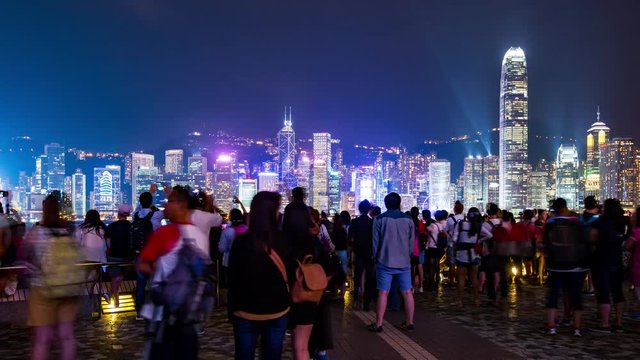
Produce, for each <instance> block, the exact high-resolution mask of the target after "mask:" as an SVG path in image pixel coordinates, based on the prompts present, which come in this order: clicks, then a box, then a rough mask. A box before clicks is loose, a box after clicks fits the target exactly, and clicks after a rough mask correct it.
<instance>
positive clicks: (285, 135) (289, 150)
mask: <svg viewBox="0 0 640 360" xmlns="http://www.w3.org/2000/svg"><path fill="white" fill-rule="evenodd" d="M295 167H296V133H295V131H293V127H292V121H291V107H289V116H288V117H287V111H286V108H285V112H284V127H283V128H282V129H280V131H279V132H278V179H279V180H280V186H281V187H282V188H283V189H293V188H294V187H295V186H296V183H297V181H296V176H295Z"/></svg>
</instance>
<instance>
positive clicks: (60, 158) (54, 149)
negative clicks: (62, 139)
mask: <svg viewBox="0 0 640 360" xmlns="http://www.w3.org/2000/svg"><path fill="white" fill-rule="evenodd" d="M44 154H45V156H46V161H47V166H46V170H47V172H46V174H47V184H46V185H47V186H46V188H47V192H49V193H50V192H52V191H54V190H59V191H60V192H63V191H64V176H65V175H64V174H65V149H64V146H62V145H60V144H57V143H51V144H47V145H45V146H44Z"/></svg>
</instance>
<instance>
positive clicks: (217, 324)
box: [0, 286, 640, 360]
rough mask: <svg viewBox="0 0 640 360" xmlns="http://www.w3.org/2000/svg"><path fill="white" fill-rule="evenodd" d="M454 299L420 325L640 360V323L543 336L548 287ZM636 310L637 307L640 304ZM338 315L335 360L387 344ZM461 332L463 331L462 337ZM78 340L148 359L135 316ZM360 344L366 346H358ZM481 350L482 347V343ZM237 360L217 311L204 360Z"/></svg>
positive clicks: (1, 341)
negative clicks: (479, 301)
mask: <svg viewBox="0 0 640 360" xmlns="http://www.w3.org/2000/svg"><path fill="white" fill-rule="evenodd" d="M453 295H454V291H453V290H452V289H441V290H440V292H439V293H438V294H416V299H417V303H418V310H417V311H418V314H419V315H420V314H422V315H423V316H418V317H417V318H418V319H420V318H422V319H428V318H429V317H430V318H432V319H433V318H434V317H436V318H438V319H439V320H440V319H441V320H442V321H441V324H440V325H439V326H441V328H442V326H443V325H442V324H444V326H445V327H446V329H444V330H443V331H445V330H446V333H447V334H456V329H460V327H464V328H466V329H468V330H470V331H471V332H473V333H475V334H477V335H479V337H481V338H484V339H486V341H491V342H493V343H495V344H497V345H500V346H502V347H504V348H505V349H507V350H509V351H510V352H512V353H514V354H517V355H520V356H522V357H523V358H527V359H635V358H640V323H633V322H631V321H628V322H627V325H628V326H626V332H625V333H624V334H611V335H600V334H595V333H588V332H587V333H585V336H584V337H583V338H574V337H573V336H571V334H570V333H569V330H568V329H560V333H559V334H558V335H557V336H555V337H548V336H546V335H543V334H541V333H538V332H537V329H538V328H539V327H540V326H541V325H542V324H543V323H544V318H545V315H544V309H543V304H544V301H543V300H544V299H543V298H544V289H543V288H541V287H536V286H524V287H522V288H521V289H520V290H516V288H515V287H512V288H511V293H510V298H509V303H508V306H506V307H505V308H503V309H498V308H491V307H480V308H476V307H473V306H468V307H462V308H459V307H456V306H453V305H452V303H453V302H454V301H453ZM516 298H517V300H516ZM629 298H631V293H629ZM630 305H632V306H637V304H636V303H635V302H633V303H631V304H630ZM0 306H4V305H0ZM585 309H586V310H587V311H586V313H585V320H586V325H587V326H595V325H596V314H595V299H594V298H593V297H587V298H586V305H585ZM636 309H637V308H636ZM0 310H2V309H0ZM333 310H334V312H335V316H336V317H337V319H336V321H334V333H335V336H336V341H335V343H336V344H337V346H339V347H340V348H339V349H336V351H334V352H333V354H332V355H333V356H332V358H333V359H341V358H352V357H350V356H345V355H344V354H345V351H346V350H344V349H346V348H353V349H358V347H361V346H365V347H366V346H371V344H368V343H367V342H368V341H380V340H379V339H377V338H376V337H374V336H369V335H367V334H366V332H364V333H363V330H362V327H363V326H364V324H363V323H361V321H359V320H356V319H355V317H354V316H352V314H350V310H347V313H346V314H344V316H343V315H342V314H341V313H340V312H341V309H340V308H339V307H338V306H335V307H334V308H333ZM1 313H2V311H0V314H1ZM397 315H400V314H397ZM427 315H428V316H427ZM390 317H393V315H390ZM2 320H3V318H0V359H6V360H13V359H25V358H28V354H29V352H28V348H29V342H30V332H29V329H28V328H26V327H24V326H23V325H15V324H14V325H7V324H6V323H5V324H1V323H2V322H3V321H2ZM424 321H425V322H427V321H428V320H424ZM430 325H432V324H420V323H417V326H418V327H419V329H421V328H422V329H426V328H428V327H429V326H430ZM354 328H355V330H354ZM428 331H433V330H432V329H429V330H428ZM458 333H462V331H459V330H458ZM427 334H428V333H427ZM371 335H372V334H371ZM421 336H422V335H421V331H418V332H417V334H415V335H413V336H412V338H414V339H415V340H416V341H417V342H418V343H420V344H421V345H423V346H424V347H425V348H426V349H427V350H430V347H433V349H431V350H435V352H434V351H432V352H433V353H436V354H438V357H439V358H441V359H447V358H456V357H454V356H451V355H452V354H453V352H452V351H450V352H448V351H447V349H446V348H447V347H450V348H453V347H459V346H461V344H462V345H464V344H465V339H464V338H459V337H456V336H455V335H453V336H451V338H450V339H449V340H446V341H444V343H443V342H442V341H441V340H438V341H437V342H430V340H432V338H431V337H432V336H433V332H431V335H427V337H426V338H425V339H421V338H420V337H421ZM77 337H78V357H79V358H80V359H138V358H140V356H141V354H142V346H143V324H142V322H138V321H135V319H134V317H133V315H132V314H126V315H106V316H104V317H103V318H102V319H100V320H81V321H79V322H78V326H77ZM288 341H289V339H288V338H287V344H286V345H287V353H286V354H285V356H284V358H285V359H290V358H291V355H290V352H289V350H288ZM354 341H358V342H362V344H352V342H354ZM345 344H346V345H345ZM473 344H474V345H473V346H478V341H474V342H473ZM480 344H482V342H481V341H480ZM480 346H482V345H480ZM492 346H493V344H492ZM436 347H439V348H436ZM431 350H430V351H431ZM330 354H331V353H330ZM232 357H233V337H232V334H231V326H230V325H229V323H228V322H227V320H226V313H225V311H224V310H217V311H215V312H214V314H213V316H212V318H211V319H210V321H208V322H207V324H206V326H205V334H204V335H203V337H202V338H201V358H202V359H230V358H232ZM383 358H384V357H383ZM389 358H392V357H389Z"/></svg>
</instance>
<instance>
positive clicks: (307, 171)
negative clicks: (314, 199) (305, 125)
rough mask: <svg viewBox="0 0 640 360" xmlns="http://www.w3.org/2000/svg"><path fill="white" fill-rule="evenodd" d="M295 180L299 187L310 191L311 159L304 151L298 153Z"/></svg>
mask: <svg viewBox="0 0 640 360" xmlns="http://www.w3.org/2000/svg"><path fill="white" fill-rule="evenodd" d="M296 180H297V182H298V185H297V186H299V187H301V188H303V189H305V191H307V193H308V192H309V191H310V185H311V184H310V181H311V158H310V157H309V155H308V154H307V152H306V151H304V150H303V151H300V154H299V156H298V166H297V167H296Z"/></svg>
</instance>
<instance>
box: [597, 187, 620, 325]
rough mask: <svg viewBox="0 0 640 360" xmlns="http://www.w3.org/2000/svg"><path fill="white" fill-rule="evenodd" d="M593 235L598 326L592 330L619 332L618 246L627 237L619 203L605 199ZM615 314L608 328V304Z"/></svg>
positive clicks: (609, 311)
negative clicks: (612, 323) (614, 318)
mask: <svg viewBox="0 0 640 360" xmlns="http://www.w3.org/2000/svg"><path fill="white" fill-rule="evenodd" d="M594 228H595V230H596V231H595V232H594V234H596V238H595V239H596V252H595V254H596V255H595V256H594V258H593V266H592V269H591V272H592V274H593V285H594V286H595V289H596V300H597V302H598V308H599V311H600V321H601V325H600V326H599V327H595V328H592V329H591V330H592V331H595V332H600V333H610V332H612V331H614V332H623V328H622V319H623V313H624V303H625V298H624V290H623V285H622V283H623V281H624V269H623V263H622V245H623V243H624V241H625V240H626V238H627V237H628V232H629V229H628V224H627V222H626V220H625V217H624V211H623V209H622V207H621V206H620V202H619V201H618V200H615V199H607V200H605V202H604V210H603V214H602V216H601V217H600V219H598V221H597V222H596V224H594ZM612 300H613V306H614V309H615V313H616V322H615V324H614V325H611V326H610V325H609V315H610V313H611V301H612Z"/></svg>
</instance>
